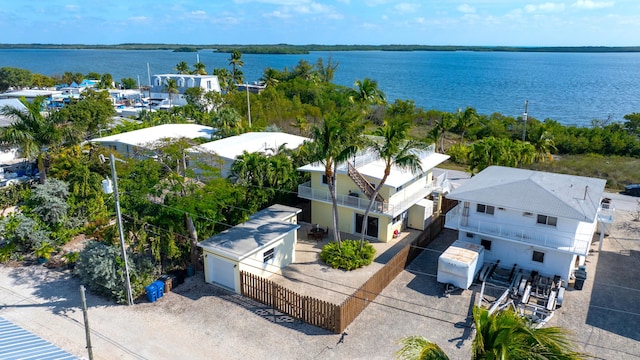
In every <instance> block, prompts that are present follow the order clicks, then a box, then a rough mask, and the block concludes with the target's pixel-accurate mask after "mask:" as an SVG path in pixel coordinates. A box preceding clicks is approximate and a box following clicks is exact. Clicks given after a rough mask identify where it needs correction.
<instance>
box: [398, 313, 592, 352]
mask: <svg viewBox="0 0 640 360" xmlns="http://www.w3.org/2000/svg"><path fill="white" fill-rule="evenodd" d="M473 321H474V330H475V336H474V339H473V343H472V345H471V352H472V353H471V359H474V360H496V359H517V360H520V359H522V360H525V359H526V360H529V359H531V360H533V359H558V360H560V359H563V360H572V359H575V360H578V359H586V358H588V356H587V355H585V354H581V353H579V352H577V351H575V350H574V348H573V344H572V342H571V339H570V334H569V333H568V332H567V331H566V330H564V329H562V328H559V327H545V328H532V327H530V324H529V321H528V320H527V319H525V318H523V317H521V316H520V315H518V314H516V313H515V312H514V311H512V310H509V309H508V310H503V311H500V312H498V313H495V314H489V311H488V310H487V309H484V308H480V307H478V306H474V308H473ZM400 344H401V345H402V347H401V348H400V349H399V350H398V351H397V352H396V358H397V359H401V360H422V359H429V360H432V359H433V360H437V359H442V360H444V359H448V358H449V357H448V356H447V355H446V353H445V352H444V351H443V350H442V349H441V348H440V347H439V346H438V345H437V344H435V343H433V342H431V341H429V340H427V339H425V338H423V337H421V336H408V337H406V338H403V339H401V340H400Z"/></svg>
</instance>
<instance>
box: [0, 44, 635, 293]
mask: <svg viewBox="0 0 640 360" xmlns="http://www.w3.org/2000/svg"><path fill="white" fill-rule="evenodd" d="M236 50H237V52H233V51H230V52H229V54H230V58H229V59H228V60H229V64H228V66H229V67H228V68H215V69H213V70H212V71H211V73H212V74H214V75H217V76H218V77H219V80H220V84H221V87H222V89H223V92H222V93H211V92H209V93H206V92H203V91H202V90H200V89H198V90H190V91H189V92H187V93H186V94H185V97H186V99H187V101H188V105H186V106H181V107H172V108H171V109H170V110H168V111H160V112H141V113H140V114H139V116H138V117H137V118H136V119H131V120H132V121H123V122H122V123H119V124H118V125H115V126H112V125H110V124H109V123H110V121H111V117H112V116H113V115H114V109H113V106H112V104H111V102H110V100H109V98H108V96H107V94H106V92H103V91H87V92H85V93H83V94H82V96H81V98H80V99H74V100H72V101H71V103H69V104H66V105H65V106H64V107H63V108H61V109H48V108H46V107H45V103H44V102H43V99H36V101H34V102H32V103H28V102H26V101H24V104H25V106H26V108H27V111H26V112H20V111H17V112H16V111H14V110H12V109H11V108H3V109H1V111H2V113H3V114H5V115H6V116H9V117H11V118H12V119H13V120H14V124H13V125H11V126H9V127H7V128H5V129H3V130H0V144H1V145H3V146H5V147H9V146H17V147H19V148H21V149H22V151H23V154H24V155H25V156H26V157H28V158H29V159H30V160H33V161H34V162H35V164H37V167H38V173H39V174H40V177H39V182H41V183H42V184H40V185H37V186H36V185H35V184H23V185H17V186H10V187H6V188H2V189H0V203H1V204H0V205H1V207H2V209H3V212H2V214H3V219H2V221H1V222H0V232H2V234H3V237H4V239H5V240H6V241H5V242H3V243H2V245H0V260H2V261H9V260H16V261H22V260H29V259H33V258H35V256H36V250H38V249H41V248H42V251H40V252H38V253H41V252H44V250H47V251H49V250H50V249H48V248H46V246H44V245H43V244H45V245H46V244H49V245H51V246H52V247H53V248H54V249H55V250H54V253H53V254H54V256H55V253H56V252H57V251H59V249H61V248H62V247H63V246H64V244H65V243H66V242H68V241H69V240H70V239H72V238H73V237H74V236H75V235H76V234H86V235H88V236H89V237H91V238H93V239H95V241H97V242H99V243H104V244H108V245H114V244H117V243H118V241H117V238H118V235H117V228H116V227H115V226H114V225H113V224H112V220H113V218H114V199H113V197H112V196H111V195H106V194H104V193H103V191H102V188H101V181H102V180H103V179H105V178H106V177H109V176H110V175H111V171H110V168H109V164H102V163H101V162H100V161H99V155H103V156H105V157H108V155H109V154H110V152H111V151H110V150H109V149H104V148H98V147H95V146H91V145H87V144H86V143H84V141H85V140H87V139H91V138H94V137H97V136H106V135H111V134H117V133H121V132H126V131H131V130H135V129H139V128H144V127H149V126H155V125H159V124H167V123H188V122H190V123H198V124H203V125H209V126H213V127H216V128H217V129H218V130H219V131H218V133H217V136H218V137H227V136H232V135H237V134H240V133H243V132H245V131H247V130H248V129H249V124H248V116H247V115H248V113H247V112H248V111H249V110H248V107H247V93H245V92H238V91H237V89H236V87H235V84H236V83H238V82H242V81H244V79H243V77H242V72H241V68H242V65H243V64H244V59H242V54H241V52H240V50H239V49H236ZM338 68H339V64H338V63H336V62H334V61H333V60H332V59H331V58H329V59H318V61H316V62H315V63H310V62H308V61H305V60H301V61H299V62H298V64H296V65H295V66H293V67H290V68H284V69H273V68H267V69H265V70H264V72H263V74H262V76H261V79H260V80H261V81H263V82H264V83H265V84H266V85H267V86H266V89H265V90H264V91H262V92H261V93H260V94H253V93H251V94H249V101H250V104H251V119H252V126H251V130H252V131H261V130H266V129H281V130H282V131H285V132H289V133H296V134H300V135H303V136H307V137H309V138H311V139H313V140H314V141H312V142H308V143H307V144H306V145H304V146H302V147H301V148H300V149H297V150H295V151H284V149H274V154H275V155H274V156H270V157H269V156H266V155H265V154H259V153H253V154H251V153H246V154H243V155H241V156H240V157H239V158H238V159H237V160H238V161H237V162H236V163H235V164H234V165H233V167H232V172H231V177H230V178H222V177H221V176H220V173H219V172H217V171H216V170H215V168H213V167H212V168H211V169H207V171H205V172H203V173H199V174H194V173H193V172H192V171H191V170H190V169H189V167H186V166H184V164H185V163H186V161H187V160H188V157H186V155H185V150H186V149H187V148H188V147H191V146H193V145H197V143H194V142H189V141H186V140H185V139H178V140H177V141H175V142H164V143H159V144H155V146H154V147H153V149H154V152H155V154H156V155H155V160H154V159H150V158H141V159H126V161H125V162H123V163H121V162H117V164H116V167H117V172H118V176H119V184H118V185H119V188H120V192H121V198H120V203H121V208H122V214H123V226H124V230H125V232H124V233H125V234H126V239H125V240H126V244H127V247H128V249H129V251H131V252H132V254H137V255H140V256H143V257H146V258H147V259H149V260H150V261H151V262H152V264H153V266H152V267H151V268H149V267H143V269H146V270H141V271H143V273H140V275H139V276H140V277H139V279H145V276H151V275H153V274H155V273H157V272H159V271H170V270H172V269H176V268H184V267H185V266H187V265H188V264H194V265H198V264H199V258H198V253H197V248H196V243H197V241H198V239H202V238H206V237H209V236H211V235H213V234H215V233H218V232H220V231H223V230H225V229H228V228H229V226H233V225H235V224H238V223H241V222H243V221H245V220H246V219H247V218H248V216H249V215H250V214H252V213H254V212H256V211H257V210H259V209H261V208H263V207H265V206H268V205H270V204H272V203H274V202H276V201H277V202H281V203H285V204H289V205H296V201H297V196H296V187H297V185H298V184H301V183H303V182H306V181H308V180H309V175H308V174H305V173H300V172H297V171H296V169H297V168H298V167H300V166H302V165H304V164H308V163H311V162H320V163H321V164H322V165H323V167H324V175H325V176H326V178H327V180H328V185H329V190H330V193H331V197H332V201H333V205H332V208H333V209H334V210H333V216H332V224H331V226H330V228H331V229H332V231H333V238H334V239H335V243H331V245H330V248H329V249H327V254H332V255H331V256H329V257H328V258H327V259H339V260H336V261H334V260H329V261H332V262H334V263H336V262H337V263H340V262H344V263H346V264H347V266H346V267H351V266H353V264H355V263H358V262H359V261H360V260H358V256H359V255H355V258H346V257H349V256H353V254H357V252H358V251H366V250H365V249H366V248H367V246H366V243H365V242H364V239H363V238H362V237H361V238H360V241H358V240H353V241H355V242H356V244H357V246H356V247H357V249H355V250H353V251H352V249H351V247H350V246H351V245H349V246H347V248H346V249H344V248H345V244H346V243H349V244H351V241H352V240H346V241H343V240H342V239H341V237H340V233H339V232H338V231H337V229H339V220H340V219H339V218H338V216H337V211H336V207H337V205H336V202H335V201H336V193H335V174H336V171H337V169H338V166H339V165H341V164H342V163H343V162H344V161H346V160H347V159H348V158H349V157H351V156H353V155H354V154H356V153H357V152H359V151H363V150H365V149H369V150H372V151H374V152H375V153H376V154H378V156H380V158H381V159H383V161H384V163H385V171H384V172H382V173H381V174H380V178H381V179H383V181H381V182H380V183H378V184H377V186H376V190H377V191H380V187H381V186H383V184H384V178H385V176H387V171H388V169H390V167H393V166H399V167H404V168H405V169H408V170H411V171H418V170H419V167H418V166H417V165H418V164H417V159H416V157H415V155H416V154H417V153H418V152H419V151H420V150H421V149H423V148H424V145H425V144H432V143H434V144H436V148H437V150H438V151H440V152H444V153H447V154H449V155H450V156H451V160H450V161H449V163H447V164H445V166H451V167H455V168H458V169H465V170H468V171H472V172H478V171H481V170H482V169H483V168H485V167H487V166H490V165H505V166H521V167H530V168H535V169H543V170H551V171H555V172H564V173H574V174H580V175H586V176H596V177H604V178H607V179H608V180H609V183H608V185H609V186H610V187H612V188H618V189H620V188H622V186H623V185H625V184H628V183H630V182H637V179H638V178H640V166H638V165H640V141H639V136H640V113H633V114H628V115H626V116H625V117H624V119H623V120H622V121H620V122H614V121H611V120H609V119H606V120H594V122H593V123H592V124H591V126H589V127H576V126H563V125H561V124H559V123H558V122H556V121H554V120H552V119H546V120H544V121H539V120H537V119H534V118H531V117H529V118H528V119H527V121H526V123H525V122H524V121H523V119H521V118H514V117H508V116H504V115H502V114H499V113H494V114H489V115H485V114H478V113H477V112H476V111H475V109H474V108H472V107H467V108H465V109H460V110H459V111H456V112H454V113H448V112H445V111H438V110H433V109H432V110H425V109H422V108H418V107H416V106H415V103H414V102H413V101H412V100H408V99H407V100H401V99H398V100H395V101H393V102H391V103H389V102H388V101H387V100H386V97H385V95H384V92H383V91H382V89H379V88H378V85H377V83H376V82H375V80H373V79H362V80H358V81H356V82H355V83H354V85H353V87H344V86H338V85H336V84H333V83H332V81H333V78H334V75H335V73H336V71H337V70H338ZM176 71H178V72H185V73H193V72H194V71H195V72H197V73H201V72H203V71H205V70H204V65H203V64H195V65H193V67H190V66H189V65H188V64H187V63H186V62H184V63H183V62H180V63H178V64H177V65H176ZM83 78H91V79H96V80H100V84H101V85H100V86H103V87H111V86H113V79H112V78H111V75H109V74H99V73H88V74H84V75H83V74H80V73H75V72H65V73H64V74H63V75H61V76H51V77H48V76H45V75H41V74H32V73H31V72H29V71H27V70H22V69H15V68H7V67H5V68H0V90H2V89H3V88H4V89H6V88H8V87H28V86H35V84H46V83H62V82H63V81H65V82H67V83H70V82H73V81H76V82H78V81H81V80H82V79H83ZM122 83H124V84H126V83H130V81H129V80H127V81H125V79H123V81H122ZM166 88H167V89H166V90H167V92H168V93H169V94H170V96H171V95H173V94H175V91H176V89H175V84H170V83H167V84H166ZM133 120H136V121H133ZM522 134H526V136H525V138H524V139H523V137H522ZM362 135H372V136H373V137H372V139H375V140H376V141H373V142H371V141H365V140H367V139H371V137H365V136H362ZM49 183H51V186H52V187H53V188H52V189H49V190H44V189H38V186H47V185H49ZM32 185H33V186H32ZM64 188H66V190H64ZM371 199H375V196H374V197H372V198H371ZM371 206H374V205H371ZM371 206H370V208H369V212H370V211H372V210H373V207H371ZM13 207H15V209H16V211H14V212H11V211H9V209H12V208H13ZM336 251H338V252H336ZM105 253H106V252H105ZM367 256H368V253H366V254H365V256H363V257H362V256H361V257H360V258H361V259H366V258H367ZM133 258H135V256H132V259H133ZM365 262H366V261H363V262H362V263H365ZM120 265H121V264H120ZM112 282H113V283H114V284H115V283H117V281H115V280H113V281H112ZM115 286H116V287H117V285H115ZM138 288H139V287H138ZM100 291H101V292H102V290H100ZM104 293H111V294H113V293H112V292H109V291H106V290H105V291H104ZM139 294H140V293H138V295H139Z"/></svg>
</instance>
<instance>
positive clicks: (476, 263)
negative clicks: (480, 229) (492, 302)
mask: <svg viewBox="0 0 640 360" xmlns="http://www.w3.org/2000/svg"><path fill="white" fill-rule="evenodd" d="M483 262H484V247H483V246H482V245H476V244H472V243H468V242H464V241H460V240H457V241H455V242H454V243H453V244H451V246H449V247H448V248H447V250H445V252H444V253H442V255H440V257H439V258H438V282H439V283H444V284H451V285H453V286H456V287H458V288H461V289H468V288H469V286H471V284H472V283H473V279H474V278H475V276H476V274H477V273H478V271H480V268H482V264H483Z"/></svg>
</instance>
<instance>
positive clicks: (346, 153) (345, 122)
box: [310, 112, 363, 246]
mask: <svg viewBox="0 0 640 360" xmlns="http://www.w3.org/2000/svg"><path fill="white" fill-rule="evenodd" d="M362 131H363V126H362V123H361V122H360V121H359V117H358V114H357V113H353V112H343V113H340V114H338V113H335V112H332V113H330V114H328V115H327V116H325V117H324V121H322V123H320V124H319V125H316V126H315V127H314V128H313V129H312V136H311V138H312V139H313V140H314V141H313V142H312V143H310V146H311V147H312V153H313V154H315V157H316V158H318V159H319V161H320V163H321V164H322V165H323V166H324V175H325V177H326V178H327V186H328V188H329V194H330V196H331V201H332V204H333V238H334V239H335V241H336V242H337V243H338V245H339V246H341V245H342V243H341V241H340V231H339V230H338V199H337V196H336V177H335V176H336V172H337V169H338V165H340V164H342V163H344V162H345V161H346V160H347V159H349V158H350V157H351V156H353V155H355V153H356V152H357V150H358V139H359V138H360V134H362Z"/></svg>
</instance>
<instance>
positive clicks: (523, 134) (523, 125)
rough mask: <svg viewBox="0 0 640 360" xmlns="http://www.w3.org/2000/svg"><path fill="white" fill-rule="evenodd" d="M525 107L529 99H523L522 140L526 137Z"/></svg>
mask: <svg viewBox="0 0 640 360" xmlns="http://www.w3.org/2000/svg"><path fill="white" fill-rule="evenodd" d="M527 107H529V100H525V101H524V114H522V141H526V139H527V115H528V114H527Z"/></svg>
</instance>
